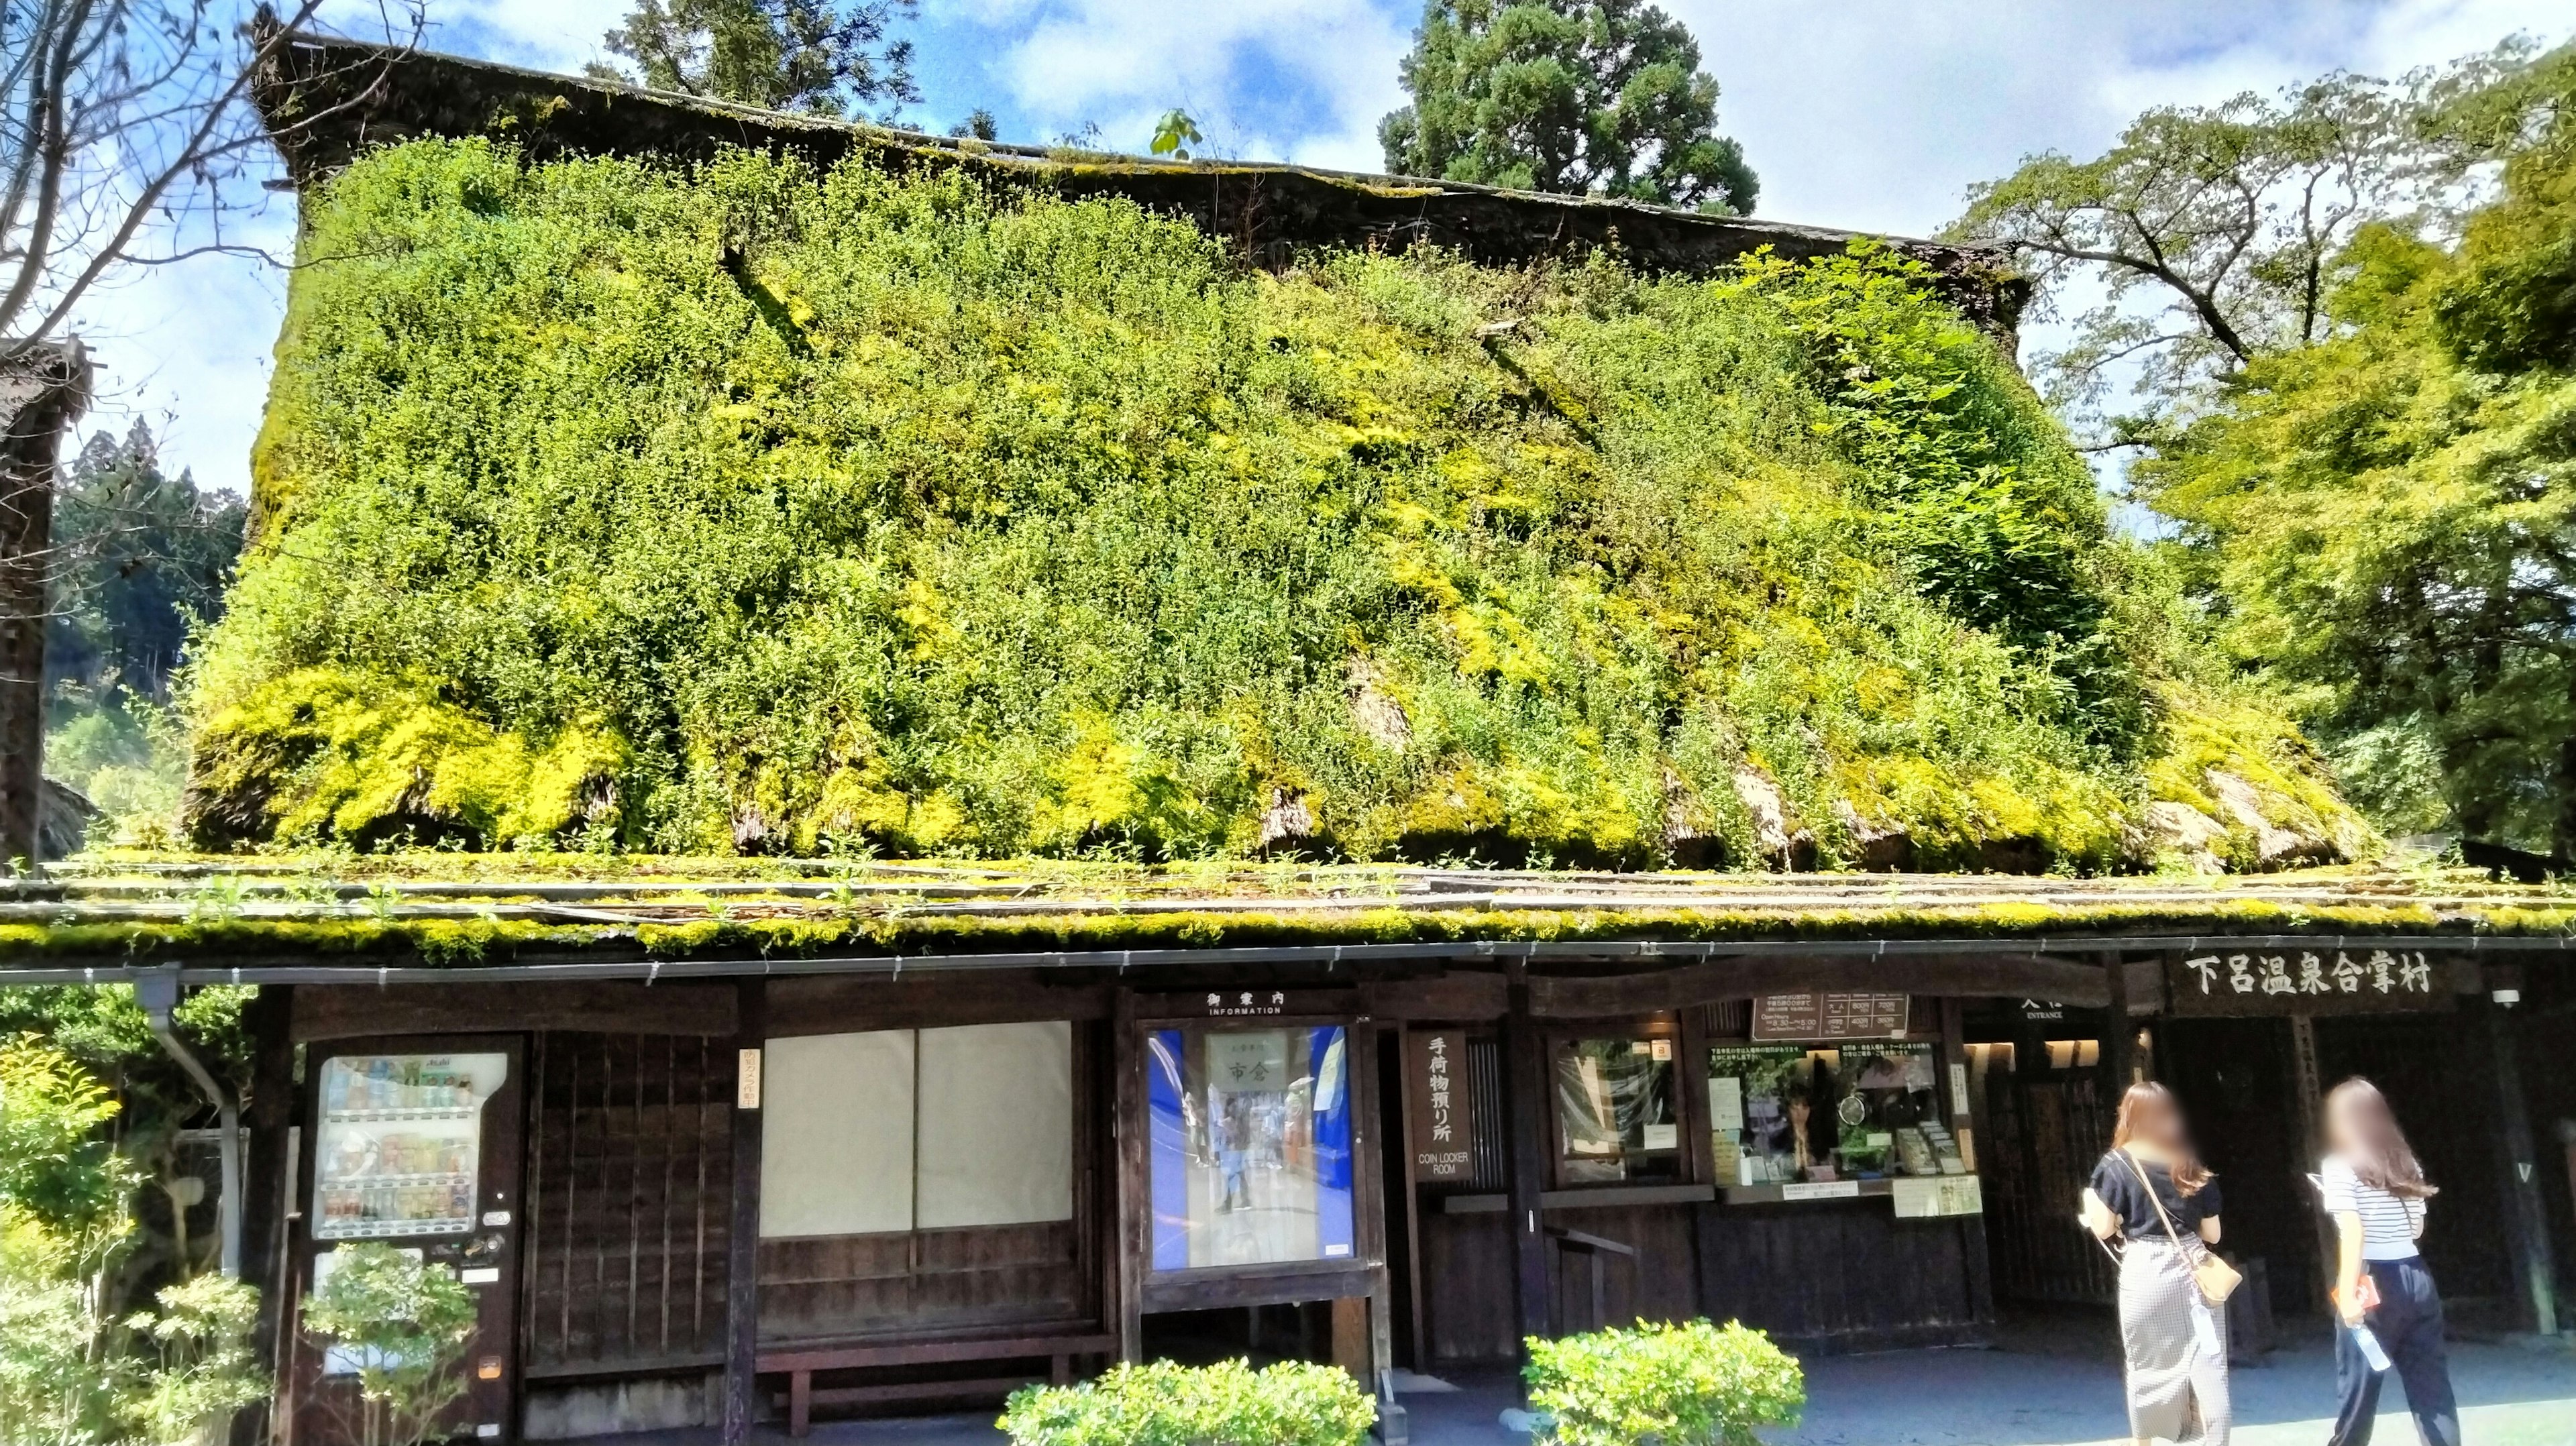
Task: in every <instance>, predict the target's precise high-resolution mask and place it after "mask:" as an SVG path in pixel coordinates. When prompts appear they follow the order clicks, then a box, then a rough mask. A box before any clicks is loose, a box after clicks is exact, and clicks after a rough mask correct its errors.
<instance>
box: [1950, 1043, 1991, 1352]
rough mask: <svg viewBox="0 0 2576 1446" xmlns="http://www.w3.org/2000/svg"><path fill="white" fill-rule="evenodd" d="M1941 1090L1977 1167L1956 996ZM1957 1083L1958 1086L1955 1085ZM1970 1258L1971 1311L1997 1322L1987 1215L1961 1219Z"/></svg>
mask: <svg viewBox="0 0 2576 1446" xmlns="http://www.w3.org/2000/svg"><path fill="white" fill-rule="evenodd" d="M1941 1073H1942V1075H1943V1078H1942V1080H1941V1094H1942V1097H1944V1098H1946V1099H1948V1100H1949V1102H1950V1134H1951V1137H1952V1138H1954V1139H1956V1140H1958V1141H1959V1142H1960V1149H1961V1151H1962V1152H1963V1153H1965V1154H1966V1155H1967V1156H1968V1159H1969V1168H1970V1169H1972V1170H1973V1169H1974V1168H1976V1166H1975V1160H1976V1147H1977V1111H1976V1101H1975V1100H1974V1099H1972V1098H1970V1096H1969V1091H1970V1090H1972V1089H1974V1088H1975V1086H1974V1085H1973V1084H1970V1083H1969V1082H1968V1011H1967V1006H1965V1005H1964V1004H1961V1003H1960V1002H1959V1000H1958V999H1957V998H1955V997H1953V998H1949V999H1944V1000H1942V1001H1941ZM1954 1086H1956V1087H1955V1088H1954ZM1959 1225H1960V1231H1961V1234H1962V1239H1963V1243H1964V1244H1965V1246H1966V1252H1965V1253H1966V1255H1967V1262H1968V1315H1969V1318H1970V1319H1972V1320H1974V1321H1975V1322H1976V1323H1977V1324H1978V1325H1979V1326H1981V1327H1991V1326H1992V1325H1993V1324H1994V1323H1995V1262H1994V1256H1993V1252H1992V1250H1991V1249H1990V1248H1989V1246H1988V1245H1987V1243H1986V1217H1985V1216H1984V1215H1983V1214H1977V1215H1969V1216H1963V1217H1961V1219H1960V1222H1959Z"/></svg>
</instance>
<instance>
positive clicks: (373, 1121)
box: [310, 1053, 509, 1240]
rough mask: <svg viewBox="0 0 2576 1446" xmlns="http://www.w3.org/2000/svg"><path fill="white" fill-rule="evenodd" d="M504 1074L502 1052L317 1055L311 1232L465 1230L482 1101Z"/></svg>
mask: <svg viewBox="0 0 2576 1446" xmlns="http://www.w3.org/2000/svg"><path fill="white" fill-rule="evenodd" d="M508 1077H509V1056H507V1055H505V1054H500V1053H491V1054H376V1055H337V1056H334V1057H332V1058H330V1059H327V1060H325V1061H323V1063H322V1079H321V1111H320V1132H319V1137H318V1138H317V1140H316V1141H315V1145H316V1148H315V1151H314V1172H313V1205H312V1214H311V1216H310V1228H311V1231H312V1236H313V1238H314V1239H315V1240H368V1239H388V1238H408V1237H414V1236H436V1235H466V1234H470V1233H472V1232H473V1231H474V1230H475V1228H476V1224H477V1216H476V1201H477V1199H478V1198H479V1197H478V1194H477V1186H478V1183H479V1182H478V1179H477V1176H478V1174H479V1172H480V1169H481V1165H482V1156H483V1115H484V1109H485V1106H486V1105H487V1104H488V1103H489V1102H490V1101H491V1099H492V1097H493V1096H494V1095H496V1094H498V1093H499V1092H500V1090H501V1087H502V1085H503V1084H504V1083H505V1082H506V1081H507V1079H508Z"/></svg>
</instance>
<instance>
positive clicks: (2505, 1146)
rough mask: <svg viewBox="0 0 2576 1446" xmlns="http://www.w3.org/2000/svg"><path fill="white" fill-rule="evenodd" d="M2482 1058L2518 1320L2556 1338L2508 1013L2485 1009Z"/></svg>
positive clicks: (2533, 1159)
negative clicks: (2488, 1072) (2505, 1198)
mask: <svg viewBox="0 0 2576 1446" xmlns="http://www.w3.org/2000/svg"><path fill="white" fill-rule="evenodd" d="M2485 1013H2486V1025H2487V1057H2488V1058H2489V1059H2491V1060H2493V1061H2494V1062H2495V1087H2496V1127H2497V1128H2496V1144H2497V1148H2498V1153H2499V1154H2500V1155H2501V1156H2502V1157H2503V1158H2502V1163H2503V1165H2504V1175H2505V1189H2506V1191H2507V1193H2508V1195H2509V1196H2510V1198H2511V1199H2512V1201H2513V1209H2512V1211H2511V1213H2510V1217H2509V1221H2508V1225H2507V1228H2506V1231H2505V1243H2506V1245H2507V1246H2508V1247H2509V1248H2510V1250H2511V1253H2512V1257H2513V1270H2514V1274H2515V1276H2517V1277H2518V1278H2519V1280H2520V1284H2521V1289H2520V1290H2519V1291H2517V1292H2516V1294H2518V1295H2520V1296H2521V1297H2522V1301H2521V1305H2522V1311H2523V1318H2524V1319H2525V1320H2527V1321H2529V1322H2530V1324H2531V1328H2532V1329H2533V1330H2534V1331H2537V1332H2539V1333H2540V1334H2541V1335H2544V1336H2554V1335H2556V1334H2558V1266H2557V1262H2556V1261H2555V1259H2554V1258H2553V1257H2552V1255H2551V1252H2550V1249H2549V1207H2548V1206H2547V1205H2546V1204H2545V1203H2543V1202H2542V1200H2541V1198H2540V1159H2539V1154H2538V1152H2537V1151H2536V1150H2534V1149H2533V1148H2532V1139H2531V1115H2530V1111H2529V1110H2528V1109H2527V1108H2526V1107H2525V1105H2524V1103H2523V1097H2522V1059H2521V1053H2520V1049H2519V1047H2518V1043H2519V1042H2518V1041H2517V1040H2516V1038H2515V1036H2514V1031H2513V1019H2512V1011H2511V1009H2510V1008H2509V1007H2508V1006H2506V1005H2504V1004H2500V1003H2494V1002H2490V1003H2488V1004H2487V1006H2486V1010H2485Z"/></svg>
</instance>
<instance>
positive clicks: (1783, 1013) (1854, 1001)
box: [1753, 991, 1907, 1043]
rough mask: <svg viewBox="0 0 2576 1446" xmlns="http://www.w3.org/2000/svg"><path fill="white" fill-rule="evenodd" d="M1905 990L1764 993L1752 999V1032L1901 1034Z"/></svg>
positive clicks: (1777, 1035) (1806, 1036)
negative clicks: (1895, 991) (1879, 992)
mask: <svg viewBox="0 0 2576 1446" xmlns="http://www.w3.org/2000/svg"><path fill="white" fill-rule="evenodd" d="M1906 1004H1907V1000H1906V996H1904V995H1902V994H1825V993H1819V992H1814V991H1810V992H1807V993H1804V994H1765V995H1763V996H1762V997H1760V998H1759V999H1756V1000H1754V1001H1753V1037H1754V1038H1755V1039H1758V1040H1787V1041H1793V1042H1799V1043H1812V1042H1816V1041H1821V1040H1830V1039H1902V1038H1904V1037H1905V1015H1906Z"/></svg>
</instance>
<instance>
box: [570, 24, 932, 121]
mask: <svg viewBox="0 0 2576 1446" xmlns="http://www.w3.org/2000/svg"><path fill="white" fill-rule="evenodd" d="M916 9H917V4H916V0H863V3H860V4H855V5H842V4H840V3H838V0H639V3H638V4H637V5H636V7H635V9H634V10H633V11H632V12H630V13H629V14H628V15H627V17H626V20H625V22H624V23H623V24H621V25H619V26H618V27H617V28H616V29H614V30H612V31H610V32H608V49H609V51H610V52H611V53H612V54H615V55H617V56H619V57H621V58H622V59H623V60H624V61H625V62H626V66H627V68H625V69H622V70H621V69H619V68H618V67H615V66H607V65H596V64H595V65H593V66H591V68H590V69H591V73H592V74H594V75H599V76H603V77H605V78H608V79H612V80H640V81H642V82H643V83H644V84H646V85H649V86H653V87H655V88H656V89H660V90H676V91H680V92H682V93H684V94H687V95H696V96H705V97H707V98H709V99H712V100H730V101H739V102H741V103H742V104H744V105H756V106H763V107H766V108H768V109H770V110H797V111H810V112H813V113H815V114H818V115H850V114H853V113H855V112H858V111H861V110H864V109H866V108H867V107H868V106H871V105H874V106H877V107H879V108H880V109H881V110H883V111H885V112H888V113H891V112H892V111H894V110H896V109H899V108H900V107H902V106H905V105H909V104H915V103H918V102H919V101H920V99H921V92H920V90H919V89H918V88H917V87H916V86H915V85H914V84H913V80H912V42H911V41H909V40H900V39H896V38H894V36H893V32H894V29H895V27H896V26H897V25H898V24H900V23H901V22H903V21H905V20H908V19H910V18H912V16H913V14H914V12H915V10H916Z"/></svg>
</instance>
